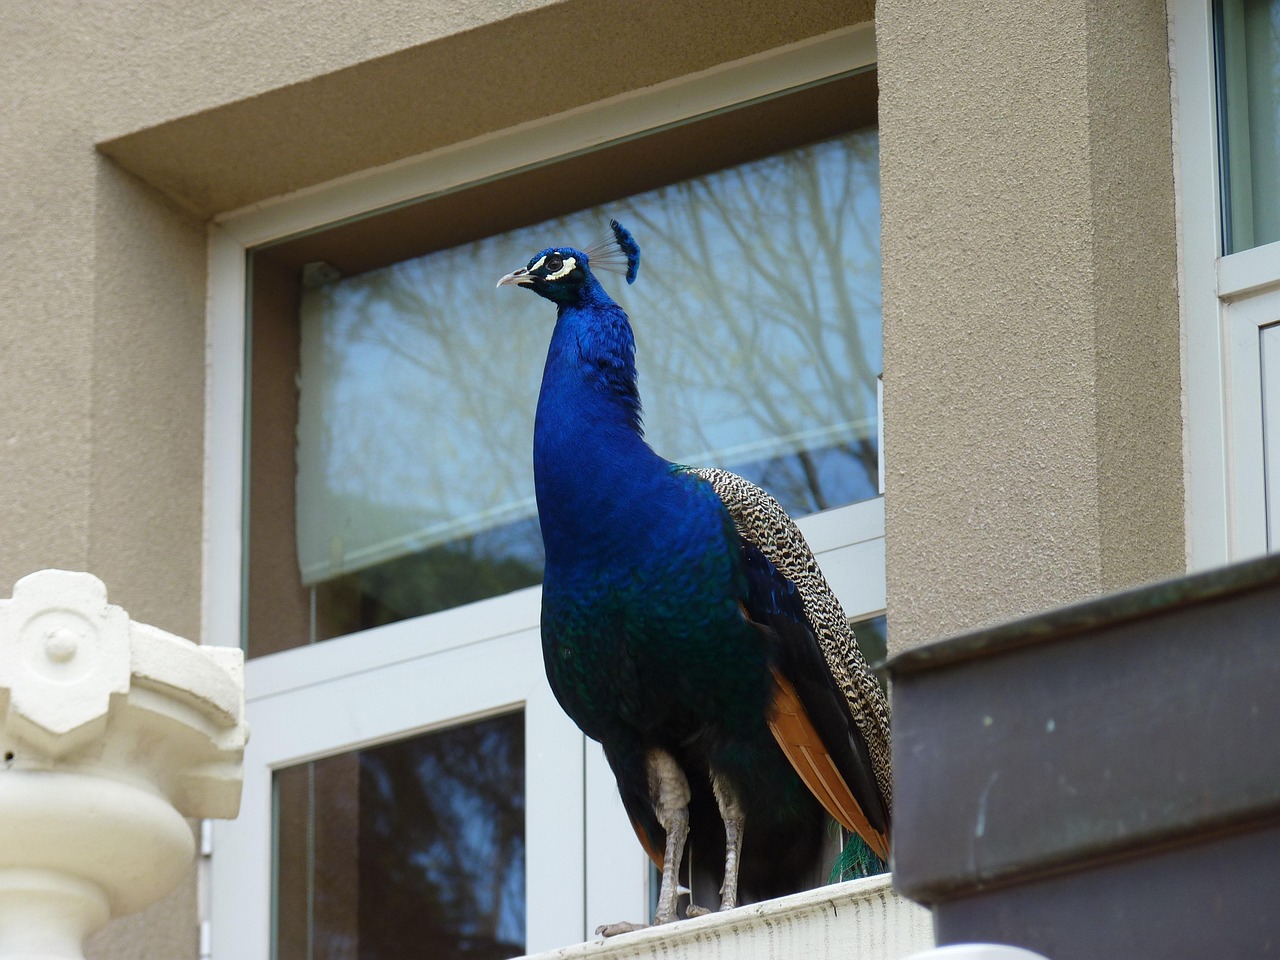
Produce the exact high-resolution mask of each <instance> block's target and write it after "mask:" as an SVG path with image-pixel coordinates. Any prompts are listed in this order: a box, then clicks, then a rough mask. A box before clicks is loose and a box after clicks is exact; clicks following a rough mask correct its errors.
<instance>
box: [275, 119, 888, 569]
mask: <svg viewBox="0 0 1280 960" xmlns="http://www.w3.org/2000/svg"><path fill="white" fill-rule="evenodd" d="M876 147H877V140H876V134H875V131H874V130H870V131H863V132H860V133H856V134H852V135H849V136H847V137H844V138H841V139H838V140H834V141H830V142H827V143H824V144H819V145H816V146H812V147H804V148H800V149H798V150H793V151H788V152H786V153H784V154H780V155H778V156H776V157H771V158H766V159H764V160H760V161H756V162H754V163H751V164H747V165H745V166H743V167H738V168H733V169H730V170H726V171H721V172H719V173H715V174H711V175H709V176H706V177H702V178H698V179H696V180H692V181H687V182H684V183H680V184H675V185H673V186H670V187H665V188H662V189H659V190H655V191H651V192H649V193H645V194H641V195H638V196H635V197H631V198H629V199H626V200H622V201H619V202H617V203H612V204H609V205H608V206H607V208H601V209H591V210H586V211H582V212H579V213H576V214H572V215H570V216H567V217H563V218H560V219H557V220H554V221H550V222H548V223H544V224H540V225H538V226H535V227H528V228H524V229H521V230H516V231H512V232H511V233H507V234H502V235H501V236H497V237H491V238H488V239H486V240H482V241H479V242H476V243H472V244H467V245H465V246H461V247H456V248H453V249H450V250H445V251H441V252H438V253H434V254H430V255H428V256H425V257H421V258H417V259H414V260H409V261H405V262H403V263H399V264H395V265H393V266H390V267H387V268H384V269H381V270H376V271H371V272H370V273H367V274H363V275H361V276H358V277H352V278H348V279H344V280H341V281H338V282H337V283H335V284H332V285H330V286H328V287H325V288H323V289H322V290H320V291H316V292H313V293H311V294H308V295H307V297H306V300H307V304H306V305H305V306H304V319H303V339H304V360H303V383H302V415H301V418H300V421H301V422H300V426H299V430H300V470H299V473H300V479H299V512H300V513H299V521H300V522H299V527H300V534H299V535H300V553H301V559H302V561H303V566H304V569H305V570H308V571H310V572H311V576H309V577H307V579H309V580H310V579H316V578H317V576H319V577H323V576H328V575H330V573H329V569H330V566H329V565H330V564H331V563H333V562H336V563H337V564H338V565H339V567H342V566H343V565H345V567H346V568H347V569H352V568H358V567H360V566H364V565H367V564H368V563H372V562H376V561H378V560H383V559H387V558H388V557H390V556H394V555H396V554H397V553H400V552H406V551H407V550H412V549H421V548H422V547H425V546H429V545H431V544H432V543H438V542H441V541H443V540H446V539H450V538H452V537H456V536H464V535H467V534H470V533H474V532H476V531H477V530H482V529H485V528H487V527H490V526H494V525H497V524H501V523H504V522H508V521H510V520H512V519H516V518H519V517H521V516H528V515H530V514H531V513H532V511H533V505H532V489H533V481H532V464H531V455H530V451H531V449H532V435H533V412H534V405H535V401H536V398H537V393H538V382H539V379H540V377H541V370H542V362H543V358H544V356H545V352H546V344H547V341H548V339H549V337H550V332H551V325H552V323H553V321H554V307H553V306H552V305H551V304H549V303H547V302H546V301H543V300H541V299H540V298H538V297H535V296H533V295H531V294H530V293H529V292H527V291H520V290H513V289H511V288H502V289H500V290H495V289H494V282H495V281H496V279H497V278H498V277H499V276H501V275H502V274H504V273H507V272H508V271H510V270H512V269H514V268H515V267H517V266H522V265H523V264H524V263H526V262H527V261H528V259H529V258H530V256H532V255H533V254H534V253H535V252H537V251H538V250H540V249H542V248H543V247H546V246H549V245H553V244H558V245H575V246H579V247H584V246H587V245H589V244H590V243H592V242H593V241H594V240H596V239H598V238H599V237H600V236H602V235H603V233H604V232H605V231H606V230H607V223H608V220H609V218H610V217H616V218H617V219H619V220H620V221H621V222H623V223H624V224H626V225H627V226H628V227H629V228H630V229H631V230H632V231H633V232H634V233H635V234H636V237H637V240H638V241H639V242H640V245H641V249H642V251H643V256H642V263H641V270H640V276H639V279H638V281H637V283H636V284H635V285H634V286H632V287H628V286H627V285H626V283H625V282H624V281H623V280H622V279H621V278H620V277H617V276H615V275H613V274H604V275H603V276H602V278H601V279H602V282H603V283H604V284H605V286H606V288H607V289H608V290H609V291H610V293H611V294H612V295H613V296H614V297H615V298H616V299H617V300H618V301H619V303H621V304H622V306H623V307H624V308H625V309H626V310H627V311H628V313H629V314H630V315H631V317H632V320H633V324H634V326H635V333H636V340H637V364H638V366H639V369H640V378H641V379H640V389H641V395H642V397H643V399H644V402H645V422H646V432H647V435H648V437H649V439H650V442H651V443H652V444H653V445H654V447H655V448H656V449H657V450H658V451H659V452H660V453H662V454H663V455H664V456H667V457H668V458H670V459H673V460H676V461H683V462H691V463H698V464H704V463H705V464H720V465H727V466H732V465H733V464H734V463H735V462H748V461H759V460H766V459H768V458H769V457H774V456H778V455H783V454H787V453H792V452H795V451H796V450H799V449H804V448H808V447H822V446H827V445H830V443H831V442H833V441H834V442H841V441H845V440H849V439H855V438H865V437H874V435H875V377H876V374H878V373H879V372H880V368H881V354H880V286H879V284H880V253H879V233H880V230H879V187H878V162H877V149H876Z"/></svg>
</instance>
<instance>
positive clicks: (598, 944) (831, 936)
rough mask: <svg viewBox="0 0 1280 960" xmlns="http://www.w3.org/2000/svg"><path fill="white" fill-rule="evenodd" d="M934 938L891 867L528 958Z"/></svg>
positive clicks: (880, 954)
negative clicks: (887, 871)
mask: <svg viewBox="0 0 1280 960" xmlns="http://www.w3.org/2000/svg"><path fill="white" fill-rule="evenodd" d="M932 946H933V926H932V921H931V918H930V914H929V911H928V910H926V909H925V908H924V907H921V906H919V905H917V904H915V903H912V902H911V901H910V900H907V899H906V898H904V897H902V896H899V895H898V894H897V893H896V892H895V891H894V889H893V885H892V878H891V876H890V875H889V874H884V875H882V876H878V877H868V878H867V879H865V880H850V881H848V882H847V883H839V884H833V885H831V886H827V887H819V888H817V889H816V890H808V891H806V892H804V893H797V894H795V895H793V896H790V897H781V898H779V899H777V900H768V901H766V902H764V903H754V904H750V905H749V906H745V907H739V908H737V909H736V910H729V911H726V912H725V913H713V914H709V915H707V916H705V917H697V918H695V919H693V920H681V921H680V922H678V923H673V924H670V925H667V926H662V927H650V928H649V929H647V930H638V931H636V932H635V933H627V934H623V935H622V936H618V937H612V938H610V939H608V940H604V939H597V940H590V941H588V942H586V943H578V944H574V945H573V946H569V947H560V948H559V949H556V950H551V951H548V952H546V953H540V954H536V955H534V956H531V957H529V958H527V960H641V958H644V960H649V958H656V957H662V958H663V960H678V958H691V960H766V958H768V960H775V958H776V960H793V958H797V957H804V958H805V960H825V958H836V957H839V958H842V960H843V958H850V957H858V958H868V960H870V958H878V960H879V958H882V960H900V958H902V957H906V956H908V955H910V954H912V953H914V952H916V951H920V950H927V949H929V948H930V947H932Z"/></svg>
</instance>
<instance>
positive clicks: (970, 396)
mask: <svg viewBox="0 0 1280 960" xmlns="http://www.w3.org/2000/svg"><path fill="white" fill-rule="evenodd" d="M876 19H877V42H878V53H879V60H880V83H881V101H880V124H881V180H882V187H883V256H884V337H885V370H886V373H885V446H886V450H887V458H888V468H889V475H888V480H887V488H888V495H887V498H886V526H887V554H888V596H889V622H890V625H891V630H890V635H891V642H892V646H893V648H894V649H899V650H900V649H902V648H904V647H906V646H909V645H911V644H914V643H918V642H920V641H923V640H928V639H931V638H935V637H938V636H942V635H946V634H948V633H952V632H955V631H958V630H962V629H966V628H970V627H974V626H978V625H981V624H984V623H989V622H993V621H999V620H1002V619H1007V618H1009V617H1012V616H1016V615H1020V614H1024V613H1028V612H1031V611H1036V610H1041V609H1044V608H1047V607H1050V606H1054V605H1057V604H1061V603H1065V602H1069V601H1072V600H1076V599H1080V598H1083V597H1087V596H1092V595H1095V594H1097V593H1100V592H1103V591H1108V590H1113V589H1117V588H1120V587H1123V586H1127V585H1130V584H1133V583H1138V582H1143V581H1146V580H1150V579H1156V578H1159V577H1162V576H1169V575H1173V574H1176V573H1178V572H1181V571H1182V570H1183V569H1184V564H1185V561H1184V553H1185V550H1184V540H1185V538H1184V525H1183V484H1182V475H1183V470H1182V452H1181V451H1182V425H1181V383H1180V371H1179V344H1178V336H1179V334H1178V307H1177V293H1176V251H1175V237H1174V201H1173V168H1172V147H1171V144H1172V137H1171V126H1170V124H1171V121H1170V87H1169V70H1168V41H1167V30H1166V23H1165V8H1164V5H1163V4H1162V3H1159V2H1153V0H1120V2H1114V3H1094V2H1089V0H1065V2H1064V0H991V2H986V3H982V4H955V3H951V2H947V0H880V3H879V4H878V7H877V18H876Z"/></svg>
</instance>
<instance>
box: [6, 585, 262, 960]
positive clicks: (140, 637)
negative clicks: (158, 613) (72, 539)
mask: <svg viewBox="0 0 1280 960" xmlns="http://www.w3.org/2000/svg"><path fill="white" fill-rule="evenodd" d="M247 732H248V731H247V728H246V726H245V722H244V681H243V655H242V654H241V652H240V651H239V650H235V649H230V648H226V647H202V646H197V645H196V644H193V643H191V642H190V641H187V640H184V639H182V638H181V637H176V636H174V635H173V634H170V633H166V632H165V631H163V630H159V629H157V628H155V627H150V626H147V625H146V624H142V623H135V622H133V621H131V620H130V619H129V616H128V614H127V613H125V611H124V610H122V609H121V608H120V607H118V606H114V605H112V604H110V603H108V602H107V591H106V588H105V587H104V586H103V584H102V581H101V580H99V579H98V578H97V577H94V576H92V575H90V574H87V573H72V572H69V571H66V570H43V571H41V572H39V573H34V574H32V575H30V576H28V577H25V578H23V579H22V580H20V581H18V583H17V584H16V585H15V586H14V590H13V598H12V599H10V600H0V755H2V756H3V761H2V762H0V960H8V958H14V960H16V958H21V960H52V958H68V960H78V958H80V957H81V956H82V953H81V943H82V942H83V939H84V937H86V936H87V935H88V934H89V933H92V932H93V931H94V930H96V929H97V928H98V927H100V926H101V925H102V924H103V923H105V922H106V921H107V920H108V919H109V918H111V917H113V916H119V915H122V914H125V913H131V912H133V911H136V910H140V909H142V908H143V907H145V906H147V905H148V904H150V903H153V902H154V901H156V900H158V899H159V898H160V897H162V896H164V895H165V894H166V893H167V892H168V891H169V890H170V889H172V888H173V886H174V885H175V884H176V883H177V882H178V881H179V880H180V879H181V878H182V877H183V875H184V874H185V873H186V872H187V870H188V869H190V865H191V861H192V857H193V855H194V852H195V851H194V842H193V839H192V835H191V830H190V828H189V827H188V825H187V820H186V818H187V817H234V816H235V815H236V813H237V811H238V809H239V803H240V787H241V782H242V779H243V758H244V744H245V739H246V736H247Z"/></svg>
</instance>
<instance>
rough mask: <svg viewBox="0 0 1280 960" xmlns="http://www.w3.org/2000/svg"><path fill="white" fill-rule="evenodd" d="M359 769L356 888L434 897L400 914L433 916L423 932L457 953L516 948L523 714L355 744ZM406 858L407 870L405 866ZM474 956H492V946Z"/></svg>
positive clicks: (378, 935) (520, 939) (379, 936)
mask: <svg viewBox="0 0 1280 960" xmlns="http://www.w3.org/2000/svg"><path fill="white" fill-rule="evenodd" d="M360 769H361V778H362V786H361V821H362V822H361V828H360V837H361V843H362V844H363V845H365V846H366V849H365V850H364V851H362V857H361V862H362V865H363V866H362V873H361V878H360V879H361V886H362V887H367V888H368V889H369V890H370V891H372V892H373V895H374V896H375V897H377V898H379V899H380V898H382V897H399V898H408V899H409V900H410V901H412V898H429V899H431V900H435V901H437V902H438V903H439V904H440V905H441V906H442V907H443V908H444V909H443V910H442V911H432V910H429V909H426V904H423V905H422V908H421V909H419V910H417V911H412V910H411V911H410V912H409V914H408V915H402V918H404V917H405V916H414V917H415V919H416V921H417V922H419V923H426V922H428V921H427V918H428V917H431V916H437V917H439V920H440V921H442V922H443V923H444V927H443V928H433V929H432V930H431V931H429V932H430V934H431V935H432V936H434V937H436V938H440V939H441V940H443V941H453V942H455V943H456V945H457V946H456V949H455V951H454V953H455V954H456V955H458V956H462V955H466V954H467V953H468V949H467V945H468V944H470V945H471V947H470V949H471V950H475V949H476V946H477V945H480V944H492V945H499V944H510V945H514V946H516V947H519V948H523V945H524V942H525V901H526V898H525V883H524V879H525V864H524V850H525V843H524V808H525V805H524V725H523V714H520V713H515V714H509V715H506V716H503V717H495V718H491V719H488V720H482V721H479V722H476V723H470V724H464V725H461V726H458V727H453V728H451V729H448V730H442V731H437V732H435V733H429V734H424V735H421V736H418V737H413V738H410V739H408V740H403V741H399V742H396V743H393V744H388V745H386V746H382V747H375V748H372V749H368V750H365V751H362V752H361V766H360ZM409 794H412V795H409ZM427 811H429V815H424V814H425V813H426V812H427ZM406 818H408V819H406ZM408 865H412V867H413V871H412V872H409V873H406V872H404V870H403V866H408ZM397 883H400V884H402V885H403V886H402V887H401V888H397V887H395V884H397ZM427 932H428V931H426V930H425V929H411V930H378V931H373V930H369V931H366V930H363V929H362V931H361V934H362V939H363V940H369V941H372V940H375V939H376V940H377V941H378V942H379V943H388V942H390V943H397V942H398V943H403V942H405V940H406V939H411V938H413V937H414V936H415V935H418V934H420V933H422V934H425V933H427ZM363 952H364V951H362V953H363ZM374 952H375V953H376V952H377V951H374ZM481 953H483V954H485V955H489V954H490V953H491V948H489V947H486V948H483V949H482V950H481Z"/></svg>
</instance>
